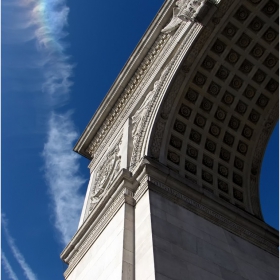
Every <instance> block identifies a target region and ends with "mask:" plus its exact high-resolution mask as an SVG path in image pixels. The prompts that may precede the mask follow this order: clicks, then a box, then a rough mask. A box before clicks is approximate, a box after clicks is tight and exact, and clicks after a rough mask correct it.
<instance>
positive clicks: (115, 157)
mask: <svg viewBox="0 0 280 280" xmlns="http://www.w3.org/2000/svg"><path fill="white" fill-rule="evenodd" d="M120 145H121V141H119V142H118V143H117V145H116V146H115V147H114V148H113V149H112V150H111V151H109V152H108V153H107V155H106V158H105V160H104V162H103V163H102V164H101V165H100V167H99V168H98V170H97V172H96V177H95V180H94V185H93V188H92V192H91V196H90V205H89V212H91V211H92V210H93V209H94V208H95V206H96V204H97V203H98V202H99V201H100V200H101V198H102V197H103V195H104V193H105V191H106V189H107V188H108V187H109V186H110V183H111V182H112V181H113V179H114V178H115V177H116V175H117V173H118V172H119V170H120V163H121V155H120V153H119V152H120Z"/></svg>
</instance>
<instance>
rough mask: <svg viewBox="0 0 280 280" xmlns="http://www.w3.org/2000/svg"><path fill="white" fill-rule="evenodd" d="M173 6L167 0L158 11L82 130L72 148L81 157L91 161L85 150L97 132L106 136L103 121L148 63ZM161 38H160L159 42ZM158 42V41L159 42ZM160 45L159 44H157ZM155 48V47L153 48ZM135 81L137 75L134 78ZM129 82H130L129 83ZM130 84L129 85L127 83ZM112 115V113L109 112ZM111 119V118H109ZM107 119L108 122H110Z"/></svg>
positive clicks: (171, 2) (170, 1)
mask: <svg viewBox="0 0 280 280" xmlns="http://www.w3.org/2000/svg"><path fill="white" fill-rule="evenodd" d="M173 5H174V1H173V0H167V1H166V2H165V3H164V5H163V6H162V8H161V9H160V11H159V12H158V14H157V16H156V17H155V19H154V20H153V22H152V23H151V25H150V27H149V28H148V30H147V31H146V33H145V34H144V36H143V37H142V39H141V40H140V42H139V44H138V45H137V47H136V48H135V50H134V52H133V53H132V55H131V56H130V58H129V59H128V61H127V63H126V64H125V66H124V67H123V69H122V71H121V72H120V74H119V75H118V77H117V79H116V81H115V82H114V84H113V85H112V87H111V88H110V90H109V92H108V93H107V95H106V96H105V98H104V100H103V102H102V103H101V105H100V106H99V108H98V109H97V111H96V113H95V115H94V116H93V117H92V119H91V120H90V122H89V124H88V125H87V127H86V129H85V130H84V132H83V134H82V135H81V137H80V139H79V140H78V142H77V143H76V145H75V147H74V151H76V152H78V153H80V154H81V155H83V156H85V157H87V158H89V159H91V155H90V153H89V152H87V151H86V150H87V148H88V146H89V144H90V142H91V141H92V139H93V137H94V136H95V135H96V133H97V132H98V131H99V134H100V133H101V135H102V133H103V134H104V133H105V134H106V125H107V122H106V123H104V121H105V119H106V118H107V117H108V115H109V113H110V112H111V110H112V108H113V107H116V102H117V101H118V99H119V97H120V95H121V94H122V92H123V91H124V89H125V88H126V87H127V86H128V84H129V86H132V87H133V82H135V81H134V80H135V79H134V80H131V79H132V77H133V76H134V75H135V74H137V73H136V71H137V68H138V72H139V71H140V70H141V69H139V67H140V66H141V64H145V63H146V61H149V59H150V52H151V54H153V51H151V47H152V46H153V44H154V43H155V40H156V39H157V38H158V37H159V35H160V32H161V30H162V28H163V27H164V25H165V24H166V23H167V21H168V20H169V19H170V18H171V15H172V6H173ZM160 36H161V37H164V38H165V37H166V36H167V37H168V35H165V34H162V35H160ZM161 39H162V38H160V40H161ZM160 40H159V41H160ZM159 43H160V42H159ZM155 48H157V46H155ZM135 78H136V81H137V75H136V76H135ZM130 80H131V81H130ZM129 82H130V83H129ZM124 95H127V92H125V93H124ZM111 113H112V114H113V113H114V112H111ZM110 117H112V116H110ZM110 117H109V119H108V120H109V121H110ZM102 125H103V126H104V127H105V131H104V129H103V130H100V127H101V126H102ZM104 127H103V128H104Z"/></svg>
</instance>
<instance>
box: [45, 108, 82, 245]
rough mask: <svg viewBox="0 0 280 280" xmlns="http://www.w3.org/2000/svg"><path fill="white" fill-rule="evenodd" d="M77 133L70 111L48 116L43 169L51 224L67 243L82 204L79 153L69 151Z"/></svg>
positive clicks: (74, 228) (74, 227) (75, 228)
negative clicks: (52, 213) (50, 204)
mask: <svg viewBox="0 0 280 280" xmlns="http://www.w3.org/2000/svg"><path fill="white" fill-rule="evenodd" d="M77 136H78V134H77V132H76V131H75V128H74V125H73V123H72V121H71V113H69V112H68V113H67V114H64V115H61V114H55V113H54V112H53V113H52V115H51V118H50V120H49V132H48V141H47V143H46V144H45V146H44V151H43V156H44V159H45V171H46V178H47V181H48V184H49V186H50V194H51V197H52V199H53V203H54V211H55V227H56V228H57V230H58V231H59V232H60V233H61V236H62V241H63V243H64V244H67V242H69V240H70V239H71V237H72V236H73V234H74V233H75V231H76V230H77V225H78V224H77V223H78V219H79V215H80V212H81V207H82V204H83V197H82V195H80V194H79V189H80V187H81V186H82V185H83V184H84V182H85V181H84V179H82V177H81V176H80V175H79V163H78V159H79V156H78V155H77V154H75V153H73V152H72V147H73V141H75V140H76V139H77Z"/></svg>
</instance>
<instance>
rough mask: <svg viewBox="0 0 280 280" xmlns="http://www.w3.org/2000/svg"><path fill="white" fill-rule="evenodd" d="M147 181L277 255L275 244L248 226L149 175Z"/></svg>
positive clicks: (167, 195)
mask: <svg viewBox="0 0 280 280" xmlns="http://www.w3.org/2000/svg"><path fill="white" fill-rule="evenodd" d="M148 180H149V182H151V183H152V184H153V185H154V186H156V187H157V188H156V189H155V188H152V190H155V191H157V192H159V193H160V194H165V196H166V197H168V198H169V199H171V200H173V201H176V203H178V204H180V205H181V206H183V207H185V208H187V209H188V210H191V211H192V212H194V213H197V212H199V214H200V215H201V216H202V217H204V218H206V219H207V220H209V221H211V222H212V223H214V224H216V225H218V226H220V227H222V228H224V229H226V230H228V231H230V232H232V233H234V234H236V235H238V236H240V237H242V238H244V239H245V240H247V241H249V242H251V243H253V244H254V245H257V246H258V247H260V248H262V249H264V250H266V251H268V252H269V253H271V254H273V255H275V256H278V254H279V252H278V248H277V246H278V245H277V244H273V243H272V242H270V241H268V240H266V239H265V238H263V237H261V236H260V235H258V234H256V233H254V232H252V231H251V230H249V229H248V228H245V227H243V226H241V225H239V224H237V223H236V222H234V221H232V220H231V219H229V218H227V217H225V216H224V215H222V214H220V213H218V212H216V211H213V210H212V209H210V208H208V207H206V206H204V205H202V204H200V203H198V202H197V201H195V200H193V199H191V198H189V197H187V196H185V195H183V194H182V193H180V192H178V191H176V190H174V189H172V188H170V187H169V186H167V185H165V184H163V183H162V182H160V181H157V180H156V179H154V178H152V177H149V179H148Z"/></svg>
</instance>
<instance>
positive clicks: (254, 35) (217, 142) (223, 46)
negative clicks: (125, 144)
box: [148, 0, 279, 218]
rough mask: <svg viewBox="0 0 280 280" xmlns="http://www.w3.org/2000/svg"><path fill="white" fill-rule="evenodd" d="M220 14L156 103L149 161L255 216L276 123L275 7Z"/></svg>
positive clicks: (263, 4) (248, 4)
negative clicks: (159, 163)
mask: <svg viewBox="0 0 280 280" xmlns="http://www.w3.org/2000/svg"><path fill="white" fill-rule="evenodd" d="M227 9H228V12H227V14H225V16H222V14H221V11H217V15H214V16H213V18H212V21H211V23H210V24H208V25H207V26H206V27H204V29H203V30H202V31H201V33H200V35H199V36H198V37H197V39H196V41H195V43H194V44H193V45H192V47H191V49H190V50H189V52H188V53H187V54H186V56H185V58H184V59H183V61H182V63H181V65H180V67H179V68H178V70H177V72H176V74H175V75H174V77H173V79H172V82H171V83H170V86H169V88H168V90H167V91H166V94H165V95H164V97H163V98H162V100H161V104H160V108H159V110H158V112H157V116H156V118H155V122H154V125H153V128H152V133H151V139H150V141H149V146H148V147H149V148H148V155H149V156H150V157H152V158H155V159H157V160H158V161H159V162H161V163H163V164H164V165H166V166H168V167H169V168H170V169H171V170H173V171H174V172H176V173H178V174H179V175H180V176H182V177H185V178H187V179H188V180H190V181H192V182H193V183H194V185H196V186H197V188H199V189H200V191H203V192H205V193H207V192H208V193H210V194H212V195H215V196H216V197H218V198H219V199H223V200H225V201H227V202H228V203H230V204H233V205H235V206H237V207H239V208H241V209H244V210H245V211H246V212H249V213H251V214H253V215H255V216H257V217H258V218H262V214H261V210H260V203H259V192H258V186H259V176H260V168H261V161H262V158H263V155H264V151H265V148H266V144H267V141H268V139H269V136H270V135H271V133H272V130H273V128H274V125H275V124H276V122H277V120H278V110H279V107H278V102H279V95H278V66H279V65H278V32H277V30H278V12H277V11H278V5H276V4H275V3H274V2H272V1H253V0H252V1H244V2H242V4H239V3H238V4H237V5H234V6H233V5H232V6H230V5H229V6H228V7H227Z"/></svg>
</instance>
